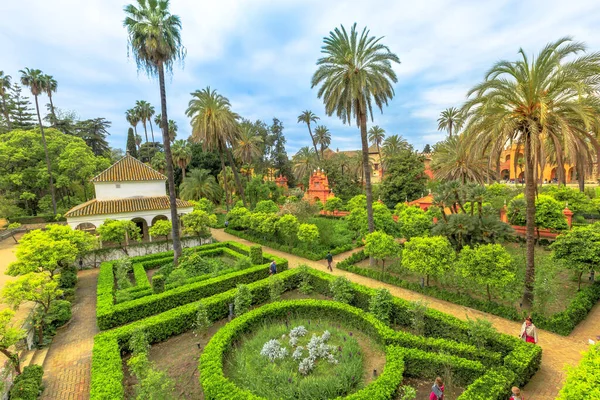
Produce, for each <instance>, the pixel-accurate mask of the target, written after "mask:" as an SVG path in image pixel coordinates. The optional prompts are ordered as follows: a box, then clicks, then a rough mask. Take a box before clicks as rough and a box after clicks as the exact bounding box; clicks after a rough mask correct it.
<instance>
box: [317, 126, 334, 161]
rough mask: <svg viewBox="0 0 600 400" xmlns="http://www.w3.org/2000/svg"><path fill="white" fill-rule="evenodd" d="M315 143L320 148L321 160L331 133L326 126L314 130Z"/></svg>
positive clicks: (329, 141) (329, 142)
mask: <svg viewBox="0 0 600 400" xmlns="http://www.w3.org/2000/svg"><path fill="white" fill-rule="evenodd" d="M315 142H316V143H318V144H319V147H320V148H321V160H322V159H323V152H324V151H325V149H326V148H328V147H329V145H330V144H331V133H329V129H327V127H326V126H323V125H319V126H317V127H316V128H315Z"/></svg>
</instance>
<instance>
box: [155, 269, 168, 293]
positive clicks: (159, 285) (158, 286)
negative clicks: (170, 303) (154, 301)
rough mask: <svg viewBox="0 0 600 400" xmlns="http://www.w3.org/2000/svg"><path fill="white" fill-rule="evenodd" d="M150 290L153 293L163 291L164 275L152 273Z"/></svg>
mask: <svg viewBox="0 0 600 400" xmlns="http://www.w3.org/2000/svg"><path fill="white" fill-rule="evenodd" d="M152 291H153V292H154V293H162V292H164V291H165V276H164V275H162V274H158V273H157V274H154V275H152Z"/></svg>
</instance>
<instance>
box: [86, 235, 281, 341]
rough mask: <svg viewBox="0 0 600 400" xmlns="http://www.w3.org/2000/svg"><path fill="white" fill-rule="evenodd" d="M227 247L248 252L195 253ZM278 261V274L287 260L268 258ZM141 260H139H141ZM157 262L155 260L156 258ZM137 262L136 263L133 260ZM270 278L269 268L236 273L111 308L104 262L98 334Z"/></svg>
mask: <svg viewBox="0 0 600 400" xmlns="http://www.w3.org/2000/svg"><path fill="white" fill-rule="evenodd" d="M224 246H226V247H228V248H230V249H233V250H236V251H238V252H240V253H241V251H244V252H245V253H246V255H247V254H248V252H249V249H248V248H247V246H244V245H240V244H238V243H232V242H224V243H217V244H211V245H206V246H199V247H198V248H196V249H200V250H204V249H215V248H218V247H224ZM148 257H149V256H144V258H145V259H144V260H143V261H148V259H147V258H148ZM270 257H273V258H274V259H275V260H277V264H278V265H277V268H278V270H279V271H283V270H285V269H287V267H288V264H287V260H285V259H281V258H279V257H275V256H270ZM140 258H142V257H140ZM155 259H158V258H155ZM134 261H136V262H137V261H139V259H137V258H136V259H134ZM268 275H269V267H268V264H264V265H259V266H255V267H252V268H248V269H246V270H243V271H236V272H232V273H229V274H226V275H222V276H219V277H216V278H212V279H207V280H204V281H201V282H194V283H190V284H186V285H182V286H179V287H177V288H174V289H170V290H166V291H165V292H162V293H158V294H153V295H149V296H145V297H142V298H138V299H134V300H130V301H126V302H122V303H118V304H114V293H113V289H114V273H113V262H105V263H102V264H101V265H100V273H99V276H98V286H97V303H96V318H97V324H98V327H99V328H100V330H106V329H110V328H113V327H116V326H119V325H123V324H126V323H129V322H132V321H136V320H139V319H142V318H145V317H148V316H150V315H154V314H158V313H161V312H164V311H167V310H169V309H172V308H174V307H177V306H180V305H182V304H186V303H190V302H193V301H196V300H198V299H200V298H203V297H208V296H212V295H214V294H216V293H220V292H223V291H226V290H229V289H231V288H233V287H235V286H236V285H237V284H239V283H250V282H254V281H257V280H259V279H263V278H266V277H267V276H268Z"/></svg>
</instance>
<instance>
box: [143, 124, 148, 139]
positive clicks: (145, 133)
mask: <svg viewBox="0 0 600 400" xmlns="http://www.w3.org/2000/svg"><path fill="white" fill-rule="evenodd" d="M142 124H144V135H145V136H146V143H148V129H146V121H142Z"/></svg>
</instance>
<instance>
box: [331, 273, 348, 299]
mask: <svg viewBox="0 0 600 400" xmlns="http://www.w3.org/2000/svg"><path fill="white" fill-rule="evenodd" d="M329 290H331V293H332V294H333V300H335V301H339V302H340V303H346V304H350V302H351V301H352V299H353V298H354V290H353V289H352V284H351V283H350V281H349V280H348V279H346V278H345V277H343V276H338V277H337V278H335V279H334V280H333V281H331V283H330V284H329Z"/></svg>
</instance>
